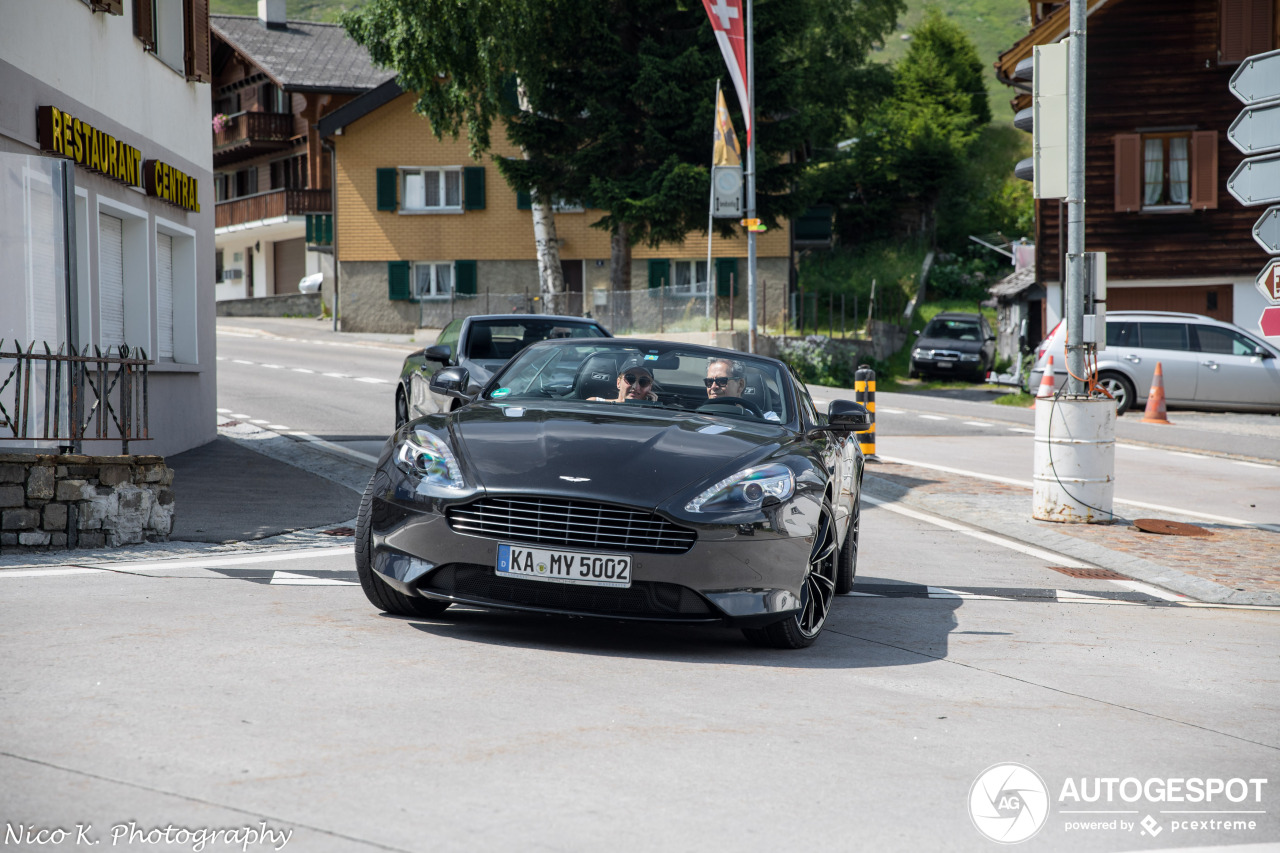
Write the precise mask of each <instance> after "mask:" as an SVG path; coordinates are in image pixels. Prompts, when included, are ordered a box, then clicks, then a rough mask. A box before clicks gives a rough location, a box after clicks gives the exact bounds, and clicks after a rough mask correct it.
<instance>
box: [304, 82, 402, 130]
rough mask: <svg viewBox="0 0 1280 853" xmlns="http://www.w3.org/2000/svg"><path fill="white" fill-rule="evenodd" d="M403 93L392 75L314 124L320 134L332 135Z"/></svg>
mask: <svg viewBox="0 0 1280 853" xmlns="http://www.w3.org/2000/svg"><path fill="white" fill-rule="evenodd" d="M403 94H404V89H401V88H400V84H399V83H397V82H396V80H395V78H394V77H392V78H391V79H390V80H388V81H387V82H385V83H383V84H382V85H381V86H378V87H377V88H375V89H370V90H369V91H368V92H365V93H364V94H363V95H361V96H360V97H358V98H353V99H352V100H350V101H347V102H346V103H345V104H343V105H342V106H340V107H338V108H337V109H336V110H334V111H333V112H331V113H329V114H328V115H327V116H325V117H324V118H322V119H320V121H319V123H317V124H316V129H317V130H319V131H320V135H321V136H333V135H334V134H335V133H337V132H338V131H340V130H342V129H343V128H344V127H346V126H347V125H349V124H351V123H352V122H354V121H356V120H357V119H361V118H364V117H365V116H367V115H368V114H369V113H371V112H373V111H374V110H376V109H378V107H381V106H383V105H384V104H389V103H391V102H392V101H394V100H395V99H396V98H398V97H400V96H401V95H403Z"/></svg>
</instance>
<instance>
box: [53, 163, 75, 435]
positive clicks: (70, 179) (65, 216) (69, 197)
mask: <svg viewBox="0 0 1280 853" xmlns="http://www.w3.org/2000/svg"><path fill="white" fill-rule="evenodd" d="M61 165H62V181H61V190H62V235H63V259H64V269H65V270H66V283H65V286H66V296H67V298H66V302H67V354H68V355H72V356H75V355H79V354H80V268H79V260H80V255H79V252H78V251H77V246H78V243H79V241H78V240H77V238H76V167H75V164H74V163H71V162H69V161H66V160H63V161H61ZM59 368H61V365H59ZM83 377H84V374H83V372H82V371H81V369H80V363H79V362H78V361H75V360H74V359H73V360H71V361H69V362H67V420H68V421H69V422H70V423H69V426H70V427H71V429H70V430H69V431H68V434H69V435H70V436H71V452H72V453H79V452H80V451H81V450H82V449H83V442H82V441H81V440H80V420H81V418H83V417H84V378H83ZM45 393H48V391H47V389H46V392H45ZM53 405H54V407H55V411H56V407H57V405H58V401H57V400H54V401H53ZM55 420H56V415H55ZM47 426H48V424H47V423H46V427H47Z"/></svg>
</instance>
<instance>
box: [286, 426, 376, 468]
mask: <svg viewBox="0 0 1280 853" xmlns="http://www.w3.org/2000/svg"><path fill="white" fill-rule="evenodd" d="M289 435H296V436H297V437H298V438H301V439H302V440H303V441H306V442H309V443H311V444H318V445H319V446H321V447H323V448H325V449H326V450H332V451H333V452H334V453H341V454H342V455H344V456H350V457H351V458H352V459H358V460H360V461H361V462H368V463H369V464H370V465H377V464H378V457H376V456H370V455H369V454H368V453H361V452H360V451H359V450H352V449H351V448H349V447H343V446H342V445H340V444H334V443H333V442H332V441H325V440H324V439H323V438H319V437H317V436H314V435H312V434H311V433H309V432H298V431H296V430H295V431H294V432H291V433H289Z"/></svg>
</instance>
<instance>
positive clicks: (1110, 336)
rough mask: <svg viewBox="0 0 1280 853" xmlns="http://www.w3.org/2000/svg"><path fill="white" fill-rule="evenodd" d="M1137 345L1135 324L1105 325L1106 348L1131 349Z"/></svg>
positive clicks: (1136, 327) (1136, 325) (1110, 323)
mask: <svg viewBox="0 0 1280 853" xmlns="http://www.w3.org/2000/svg"><path fill="white" fill-rule="evenodd" d="M1137 343H1138V324H1137V323H1112V322H1108V323H1107V346H1109V347H1131V346H1136V345H1137Z"/></svg>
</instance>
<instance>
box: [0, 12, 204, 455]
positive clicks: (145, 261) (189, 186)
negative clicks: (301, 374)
mask: <svg viewBox="0 0 1280 853" xmlns="http://www.w3.org/2000/svg"><path fill="white" fill-rule="evenodd" d="M210 62H211V61H210V50H209V18H208V0H92V2H90V0H38V2H37V0H15V1H14V2H6V3H5V4H4V12H3V24H2V25H0V91H2V92H4V100H3V103H4V107H3V109H0V232H3V233H0V239H2V240H3V242H4V245H3V246H2V247H0V338H3V339H5V340H6V341H7V342H9V343H6V345H5V347H4V350H6V351H7V350H9V349H10V347H11V346H12V344H11V342H12V341H14V340H15V339H16V340H20V341H23V342H30V341H33V340H34V341H37V342H48V343H49V345H50V347H51V348H53V349H56V348H57V347H58V346H60V345H61V346H65V345H66V344H67V338H68V335H69V334H70V331H69V324H68V322H67V316H66V307H65V306H66V304H67V298H66V296H65V288H66V287H67V282H66V280H65V278H64V276H63V275H62V273H61V270H63V269H65V266H64V265H63V260H62V257H61V253H60V252H59V251H57V249H58V247H59V246H60V243H59V242H58V241H60V240H61V235H62V233H63V230H62V228H61V225H62V220H61V218H60V217H59V216H58V215H57V214H58V209H55V207H54V206H51V203H50V201H49V199H50V198H51V195H50V189H49V178H48V168H49V166H50V165H51V164H50V161H49V160H48V159H40V158H62V159H65V160H70V161H73V162H74V163H75V170H74V171H75V185H76V190H75V217H74V222H75V229H74V231H75V245H74V248H75V253H74V263H75V267H76V268H77V269H76V273H77V275H76V280H75V282H74V285H75V287H74V291H73V294H74V297H75V300H76V302H78V311H77V312H76V313H77V317H78V327H79V332H78V334H79V343H80V344H81V345H85V344H88V345H90V352H92V348H93V346H98V347H101V348H102V349H104V350H105V349H107V348H108V347H112V348H118V347H119V346H120V345H126V346H128V347H130V348H135V347H137V348H141V349H142V350H144V351H145V352H146V354H147V357H148V358H149V359H151V360H152V361H154V362H155V363H154V364H153V365H152V366H151V367H150V368H149V374H150V381H149V395H148V404H147V407H148V422H149V433H150V435H151V437H152V440H151V441H145V442H138V443H136V444H133V443H131V444H130V447H129V449H130V451H131V452H134V453H156V454H161V455H170V454H174V453H178V452H180V451H182V450H186V449H188V448H191V447H195V446H198V445H200V444H204V443H205V442H208V441H211V440H212V439H213V438H214V437H215V436H216V426H215V424H216V420H215V418H216V415H215V405H216V396H217V382H216V374H215V359H214V330H215V329H214V288H213V278H214V252H213V230H214V207H215V202H214V192H213V181H212V151H211V149H210V144H209V128H210V121H211V116H212V112H211V101H210V92H209V85H208V80H209V79H210V76H211V74H210ZM59 204H60V203H59ZM39 349H40V347H39V345H37V351H39ZM11 364H12V363H11V362H10V363H8V364H4V365H0V373H4V372H7V370H8V368H9V367H10V366H11ZM2 379H3V376H2V375H0V380H2ZM3 437H4V433H3V432H0V438H3ZM84 450H85V452H87V453H97V454H109V453H119V452H120V444H119V442H118V441H116V442H89V441H87V442H85V445H84Z"/></svg>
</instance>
